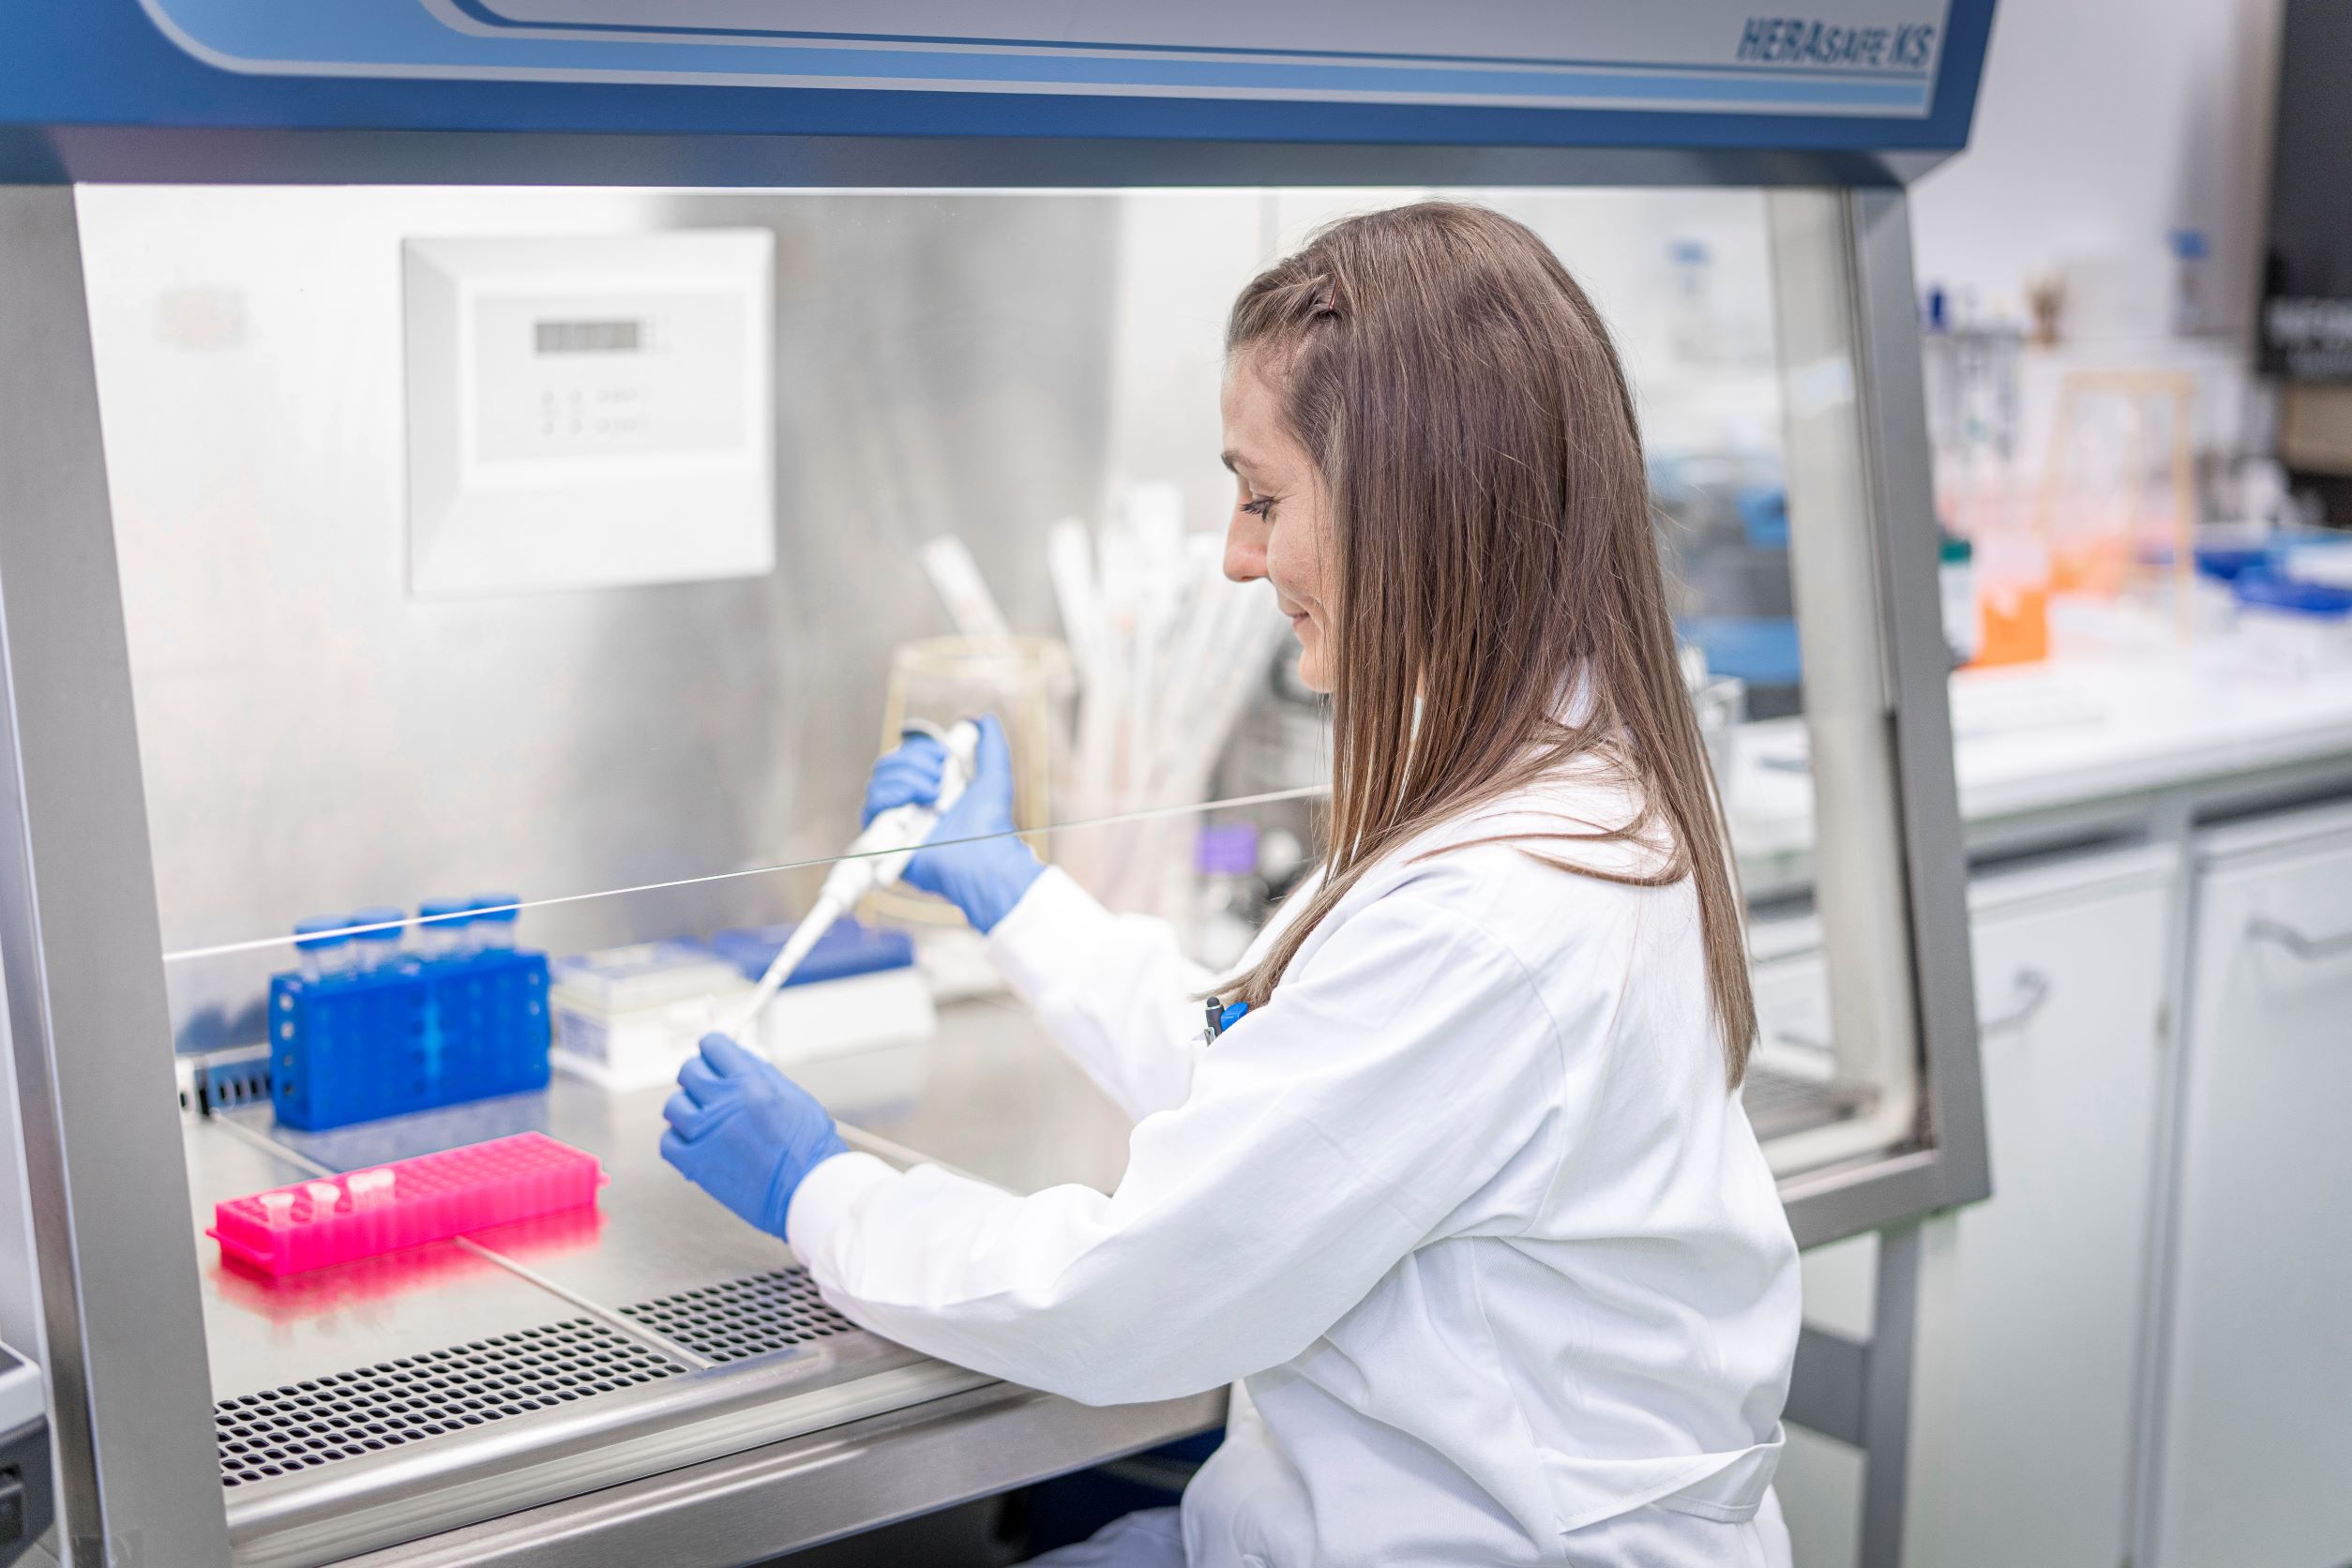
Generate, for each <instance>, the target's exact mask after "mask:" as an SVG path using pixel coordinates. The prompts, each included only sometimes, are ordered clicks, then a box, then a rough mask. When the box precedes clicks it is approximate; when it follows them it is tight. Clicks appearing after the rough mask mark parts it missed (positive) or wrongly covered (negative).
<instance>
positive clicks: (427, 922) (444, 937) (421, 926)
mask: <svg viewBox="0 0 2352 1568" xmlns="http://www.w3.org/2000/svg"><path fill="white" fill-rule="evenodd" d="M473 926H474V900H473V899H471V898H428V899H426V900H425V901H424V902H423V903H421V904H419V905H417V906H416V950H417V951H418V952H419V953H421V954H423V955H424V957H425V961H426V962H427V963H432V962H435V961H447V960H450V959H456V958H463V957H467V956H469V955H470V954H472V953H473V951H474V930H473Z"/></svg>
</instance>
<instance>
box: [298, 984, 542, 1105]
mask: <svg viewBox="0 0 2352 1568" xmlns="http://www.w3.org/2000/svg"><path fill="white" fill-rule="evenodd" d="M547 984H548V977H547V955H546V954H544V953H535V952H525V951H521V950H519V949H511V948H509V949H502V950H498V951H494V952H487V953H475V954H467V955H460V956H453V957H445V958H435V959H426V960H420V959H418V958H415V957H400V958H399V959H397V960H396V961H394V962H392V963H389V964H387V965H385V966H384V967H382V968H379V969H374V970H370V971H367V972H356V973H343V974H337V975H333V976H330V977H327V978H324V979H320V980H312V979H309V978H307V977H306V976H304V975H302V974H298V973H295V974H280V975H277V976H275V977H274V978H272V979H271V981H270V984H269V1033H270V1094H271V1098H272V1100H273V1101H274V1102H275V1103H276V1106H277V1109H278V1119H279V1121H280V1122H283V1123H286V1124H287V1125H288V1126H290V1127H299V1128H301V1129H303V1130H304V1131H306V1132H317V1131H320V1130H322V1129H324V1128H327V1127H340V1126H344V1125H347V1124H348V1123H353V1122H372V1121H374V1120H376V1119H377V1118H378V1117H384V1116H400V1115H404V1114H406V1113H408V1112H411V1111H418V1110H430V1109H432V1108H435V1107H437V1106H446V1105H460V1104H462V1103H464V1102H465V1101H468V1100H479V1099H485V1098H488V1097H489V1096H490V1095H493V1094H519V1093H524V1092H526V1091H529V1090H534V1089H544V1088H545V1087H547V1080H548V1054H547V1052H548V1005H547Z"/></svg>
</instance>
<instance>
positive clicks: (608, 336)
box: [532, 321, 645, 354]
mask: <svg viewBox="0 0 2352 1568" xmlns="http://www.w3.org/2000/svg"><path fill="white" fill-rule="evenodd" d="M644 326H645V324H644V323H642V322H631V321H608V322H535V323H533V324H532V328H533V331H534V332H535V334H536V339H537V343H536V346H537V349H538V352H539V353H541V354H635V353H636V352H637V351H638V349H639V347H640V346H641V340H642V339H643V336H644Z"/></svg>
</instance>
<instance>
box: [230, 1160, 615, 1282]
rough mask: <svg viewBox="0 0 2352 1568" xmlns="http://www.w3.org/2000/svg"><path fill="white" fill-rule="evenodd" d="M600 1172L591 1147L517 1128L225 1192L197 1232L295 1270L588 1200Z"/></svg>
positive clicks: (246, 1255)
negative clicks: (309, 1178) (510, 1133)
mask: <svg viewBox="0 0 2352 1568" xmlns="http://www.w3.org/2000/svg"><path fill="white" fill-rule="evenodd" d="M604 1180H605V1177H604V1171H603V1169H602V1168H601V1167H599V1166H598V1165H597V1164H596V1156H595V1155H594V1154H589V1153H582V1152H581V1151H580V1150H578V1149H575V1148H573V1147H571V1145H569V1144H567V1143H558V1142H557V1141H556V1140H555V1139H553V1138H549V1137H547V1136H546V1135H545V1134H543V1133H521V1134H518V1135H517V1136H515V1137H513V1138H492V1139H491V1140H490V1141H489V1142H487V1143H474V1144H468V1145H467V1146H466V1147H465V1148H462V1149H446V1150H444V1151H442V1152H441V1153H437V1154H420V1155H418V1156H417V1157H416V1158H415V1159H408V1160H395V1161H393V1162H392V1163H391V1164H390V1165H379V1166H371V1167H369V1168H367V1169H365V1170H354V1171H349V1172H346V1173H345V1174H343V1175H341V1176H338V1177H332V1178H330V1177H321V1178H319V1179H318V1180H317V1181H314V1182H299V1183H296V1184H294V1185H293V1186H287V1187H276V1188H273V1189H271V1190H270V1191H268V1192H257V1193H249V1194H248V1195H247V1196H245V1197H243V1198H232V1199H229V1200H228V1201H227V1202H226V1203H220V1204H216V1205H215V1206H214V1208H213V1228H212V1229H211V1230H209V1231H207V1232H206V1234H207V1235H210V1236H213V1237H215V1238H216V1239H218V1240H219V1243H220V1252H221V1256H222V1257H224V1258H231V1259H236V1260H237V1261H239V1262H241V1263H245V1264H247V1265H249V1266H250V1267H252V1268H256V1269H260V1270H261V1271H263V1272H264V1273H265V1274H299V1273H301V1272H302V1271H303V1270H305V1269H317V1268H324V1267H325V1266H326V1265H327V1264H329V1263H343V1262H348V1261H350V1260H351V1259H354V1258H369V1257H373V1256H374V1255H375V1254H377V1253H380V1252H394V1251H397V1250H399V1249H400V1248H401V1247H409V1246H421V1245H423V1244H425V1243H427V1242H438V1241H445V1240H446V1239H447V1238H449V1237H451V1236H462V1235H465V1234H466V1233H467V1232H469V1231H474V1230H482V1229H488V1228H490V1226H493V1225H505V1224H508V1223H510V1222H512V1221H515V1220H519V1219H532V1218H535V1217H536V1216H538V1215H540V1214H555V1213H558V1212H560V1211H562V1210H565V1209H583V1208H589V1207H593V1206H594V1205H595V1203H596V1189H597V1188H598V1187H599V1186H602V1185H603V1184H604Z"/></svg>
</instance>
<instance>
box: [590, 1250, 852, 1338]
mask: <svg viewBox="0 0 2352 1568" xmlns="http://www.w3.org/2000/svg"><path fill="white" fill-rule="evenodd" d="M621 1310H622V1311H623V1312H625V1313H626V1314H627V1315H628V1316H629V1317H631V1318H634V1319H637V1320H638V1321H639V1322H641V1323H642V1324H644V1325H645V1326H646V1327H647V1328H649V1329H653V1330H655V1331H656V1332H657V1333H660V1334H667V1335H668V1336H669V1337H670V1338H671V1339H673V1340H675V1341H676V1342H677V1343H679V1344H681V1345H684V1346H685V1347H686V1349H689V1350H692V1351H694V1352H695V1353H696V1354H697V1355H702V1356H708V1357H709V1358H710V1359H711V1360H713V1361H741V1360H743V1359H744V1358H745V1357H746V1356H760V1355H765V1354H767V1353H768V1352H769V1351H771V1350H781V1349H789V1348H790V1347H792V1346H794V1345H806V1344H807V1343H808V1342H809V1341H811V1340H815V1339H822V1338H824V1337H825V1336H826V1335H827V1334H848V1333H850V1332H851V1331H852V1330H853V1329H855V1328H856V1327H857V1325H856V1324H855V1323H852V1322H851V1321H850V1320H849V1319H847V1318H844V1317H842V1316H841V1314H839V1313H838V1312H836V1311H834V1310H833V1308H831V1307H829V1306H827V1305H826V1304H824V1303H823V1302H822V1301H821V1300H819V1299H818V1296H817V1287H816V1285H815V1284H814V1283H813V1282H812V1281H811V1280H810V1279H809V1277H808V1271H807V1270H806V1269H778V1270H776V1272H775V1273H774V1274H753V1275H752V1276H751V1277H750V1278H748V1279H731V1280H729V1281H727V1282H726V1283H725V1284H723V1285H706V1286H704V1287H703V1288H702V1289H700V1290H684V1291H681V1292H679V1293H678V1294H677V1295H674V1296H663V1297H662V1298H661V1299H659V1300H658V1301H650V1302H641V1303H639V1304H637V1305H635V1306H625V1307H623V1308H621Z"/></svg>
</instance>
